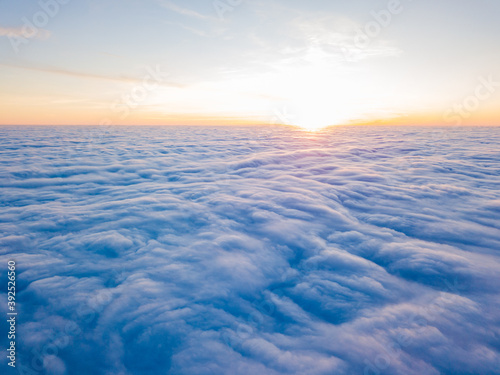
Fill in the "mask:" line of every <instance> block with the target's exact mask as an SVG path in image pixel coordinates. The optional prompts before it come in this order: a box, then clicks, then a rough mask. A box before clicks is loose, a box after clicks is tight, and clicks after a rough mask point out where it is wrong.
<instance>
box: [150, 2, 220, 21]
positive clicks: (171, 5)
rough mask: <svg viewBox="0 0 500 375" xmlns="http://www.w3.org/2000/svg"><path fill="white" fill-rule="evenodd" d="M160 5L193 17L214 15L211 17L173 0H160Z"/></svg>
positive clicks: (200, 17) (206, 17) (202, 17)
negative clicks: (172, 0)
mask: <svg viewBox="0 0 500 375" xmlns="http://www.w3.org/2000/svg"><path fill="white" fill-rule="evenodd" d="M159 3H160V5H161V6H163V7H165V8H167V9H169V10H171V11H173V12H175V13H178V14H181V15H183V16H187V17H192V18H198V19H212V18H213V17H210V16H208V15H206V14H201V13H198V12H196V11H194V10H192V9H189V8H183V7H181V6H179V5H177V4H175V3H173V2H171V1H167V0H160V1H159Z"/></svg>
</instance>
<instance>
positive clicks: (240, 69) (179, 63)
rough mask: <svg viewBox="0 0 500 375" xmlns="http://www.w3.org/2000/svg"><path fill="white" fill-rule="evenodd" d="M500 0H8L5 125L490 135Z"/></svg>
mask: <svg viewBox="0 0 500 375" xmlns="http://www.w3.org/2000/svg"><path fill="white" fill-rule="evenodd" d="M498 14H500V3H499V2H498V1H496V0H480V1H475V2H472V1H465V0H453V1H451V0H442V1H431V0H391V1H373V0H372V1H365V0H358V1H319V0H310V1H297V0H288V1H284V0H272V1H258V0H255V1H253V0H246V1H245V0H242V1H238V0H194V1H179V0H177V1H175V0H141V1H139V0H123V1H119V2H117V1H109V0H95V1H94V0H80V1H76V0H41V1H39V2H37V1H26V0H19V1H16V2H14V1H6V0H0V124H6V125H17V124H33V125H35V124H91V125H99V124H101V125H110V124H151V125H155V124H180V125H183V124H188V125H215V124H217V125H228V124H291V125H299V126H302V127H305V128H310V129H312V128H319V127H323V126H327V125H343V124H359V123H382V124H411V125H427V124H439V125H462V124H464V125H496V124H498V123H499V115H498V113H497V111H496V109H497V108H499V105H500V93H499V92H500V90H499V88H500V69H499V68H498V67H499V66H500V50H499V49H498V48H497V46H498V35H500V23H499V22H498Z"/></svg>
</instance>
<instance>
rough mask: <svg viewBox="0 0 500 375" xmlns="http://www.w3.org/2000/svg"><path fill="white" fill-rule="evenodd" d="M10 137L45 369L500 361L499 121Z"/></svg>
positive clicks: (14, 243)
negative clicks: (493, 124) (467, 125)
mask: <svg viewBox="0 0 500 375" xmlns="http://www.w3.org/2000/svg"><path fill="white" fill-rule="evenodd" d="M448 131H449V132H451V133H447V132H448ZM0 132H1V139H2V141H1V143H2V147H1V150H0V153H1V164H2V168H1V169H0V171H1V172H0V178H1V185H2V186H1V195H2V210H1V211H0V227H1V232H2V237H1V238H0V244H1V245H2V249H3V250H2V255H1V259H2V263H3V264H6V260H7V259H10V258H15V260H16V261H17V264H18V284H17V287H18V294H17V299H18V305H19V312H20V320H19V323H18V331H19V337H18V354H19V361H20V362H19V363H20V365H22V366H25V367H26V368H29V369H30V370H31V371H33V372H34V373H38V374H68V375H69V374H90V373H92V374H167V373H168V374H332V373H336V374H382V373H383V374H402V373H404V374H440V373H441V374H470V373H481V374H494V373H498V368H500V354H499V349H500V341H499V339H498V337H499V334H500V325H499V321H500V313H499V311H500V308H499V307H500V299H499V294H498V285H499V282H500V276H499V272H498V271H499V269H500V259H499V257H498V245H499V244H500V231H499V225H498V223H499V219H500V212H499V209H498V207H499V206H500V205H499V201H500V194H499V192H498V184H499V182H500V181H499V180H500V176H499V171H498V161H499V160H500V154H499V151H498V150H500V148H499V143H500V132H499V131H498V129H494V128H474V129H468V128H461V129H454V130H446V129H431V130H429V129H426V128H422V129H418V130H416V129H410V128H406V129H405V128H382V127H377V128H365V127H350V128H342V127H339V128H333V129H330V130H326V131H324V132H319V133H314V134H309V133H304V132H301V131H298V130H293V129H289V128H284V127H275V128H272V127H270V128H217V129H209V128H201V127H200V128H196V127H194V128H180V127H179V128H177V127H166V128H162V127H152V128H132V127H109V128H90V127H66V128H47V127H34V128H23V129H16V128H8V127H3V128H1V129H0ZM451 138H453V139H454V141H453V142H452V141H450V139H451ZM4 280H5V279H4ZM2 301H4V302H5V294H3V295H2ZM4 302H2V303H1V304H0V306H1V309H2V312H4V310H5V308H6V307H5V306H6V303H4ZM2 340H5V338H3V337H2ZM2 343H4V341H2ZM1 364H2V366H5V365H6V359H5V358H2V359H1Z"/></svg>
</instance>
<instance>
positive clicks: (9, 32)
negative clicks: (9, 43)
mask: <svg viewBox="0 0 500 375" xmlns="http://www.w3.org/2000/svg"><path fill="white" fill-rule="evenodd" d="M51 34H52V33H51V32H50V31H49V30H46V29H40V28H38V29H36V31H35V32H33V33H28V32H26V29H25V28H23V27H2V26H0V37H2V36H6V37H18V38H25V39H33V38H36V39H48V38H50V36H51Z"/></svg>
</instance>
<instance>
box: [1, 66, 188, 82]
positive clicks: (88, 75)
mask: <svg viewBox="0 0 500 375" xmlns="http://www.w3.org/2000/svg"><path fill="white" fill-rule="evenodd" d="M0 66H4V67H7V68H15V69H25V70H31V71H36V72H42V73H49V74H60V75H65V76H70V77H77V78H86V79H88V78H90V79H99V80H106V81H113V82H119V83H136V84H138V83H141V82H142V81H143V78H137V77H127V76H106V75H100V74H94V73H86V72H78V71H74V70H67V69H61V68H57V67H51V66H26V65H25V66H20V65H12V64H5V63H0ZM161 85H162V86H169V87H185V85H183V84H181V83H177V82H172V81H166V80H163V81H162V83H161Z"/></svg>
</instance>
